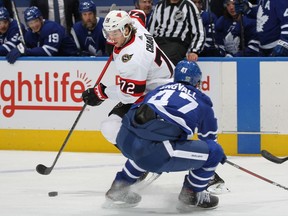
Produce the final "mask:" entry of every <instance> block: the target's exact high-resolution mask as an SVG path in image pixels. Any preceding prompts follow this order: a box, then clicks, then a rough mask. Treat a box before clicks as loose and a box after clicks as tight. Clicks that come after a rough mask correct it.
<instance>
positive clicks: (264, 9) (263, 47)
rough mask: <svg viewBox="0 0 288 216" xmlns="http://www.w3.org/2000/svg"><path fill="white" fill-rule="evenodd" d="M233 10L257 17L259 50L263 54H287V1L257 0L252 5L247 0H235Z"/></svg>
mask: <svg viewBox="0 0 288 216" xmlns="http://www.w3.org/2000/svg"><path fill="white" fill-rule="evenodd" d="M235 2H236V4H235V10H236V11H237V12H239V13H244V14H247V15H248V16H251V17H254V18H257V33H258V37H259V41H260V52H261V54H262V55H263V56H288V25H287V24H288V1H287V0H277V1H272V0H258V4H257V6H255V7H252V6H251V5H250V4H249V3H248V2H247V0H235Z"/></svg>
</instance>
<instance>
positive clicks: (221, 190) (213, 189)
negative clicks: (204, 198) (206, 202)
mask: <svg viewBox="0 0 288 216" xmlns="http://www.w3.org/2000/svg"><path fill="white" fill-rule="evenodd" d="M207 191H209V192H210V193H211V194H214V195H220V194H225V193H229V192H230V190H229V189H228V188H227V187H226V186H225V184H224V183H217V184H214V185H211V186H210V187H208V188H207Z"/></svg>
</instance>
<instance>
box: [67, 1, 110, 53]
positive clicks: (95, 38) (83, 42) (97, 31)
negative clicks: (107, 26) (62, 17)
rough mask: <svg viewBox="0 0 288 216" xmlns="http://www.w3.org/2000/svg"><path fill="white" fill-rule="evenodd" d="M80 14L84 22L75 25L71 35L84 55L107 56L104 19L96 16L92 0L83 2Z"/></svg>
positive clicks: (80, 6)
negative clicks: (103, 30)
mask: <svg viewBox="0 0 288 216" xmlns="http://www.w3.org/2000/svg"><path fill="white" fill-rule="evenodd" d="M79 13H80V14H81V18H82V21H79V22H77V23H75V24H74V26H73V28H72V29H71V34H72V36H73V39H74V41H75V43H76V45H77V47H78V48H79V49H80V50H81V52H82V55H87V56H103V55H106V54H105V46H106V39H105V38H104V36H103V33H102V29H103V21H104V18H102V17H97V16H96V6H95V3H94V2H93V1H92V0H86V1H81V2H80V5H79Z"/></svg>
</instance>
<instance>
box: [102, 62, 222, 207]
mask: <svg viewBox="0 0 288 216" xmlns="http://www.w3.org/2000/svg"><path fill="white" fill-rule="evenodd" d="M201 77H202V72H201V70H200V68H199V67H198V65H197V64H196V63H194V62H189V61H187V60H182V61H180V62H179V63H178V64H177V65H176V68H175V76H174V82H171V83H168V84H165V85H162V86H159V87H157V88H156V89H155V90H152V91H151V92H149V93H148V94H147V95H146V96H145V97H144V100H143V102H141V103H140V104H135V105H133V106H132V108H131V109H130V110H129V111H128V113H127V114H126V115H125V116H124V117H123V120H122V126H121V128H120V131H119V133H118V136H117V139H116V141H117V147H118V148H119V149H120V150H121V152H122V153H123V155H124V156H125V157H127V158H128V159H129V161H128V162H126V167H125V169H126V170H125V169H123V170H122V171H120V172H118V173H117V175H116V178H115V180H114V181H113V184H112V186H111V188H110V189H109V190H108V192H107V193H106V199H107V202H108V203H110V206H113V203H118V205H119V202H120V203H121V202H122V203H123V205H124V206H135V205H137V204H138V203H139V202H140V200H141V196H140V195H139V194H137V193H135V192H133V191H131V190H130V187H129V186H130V185H132V184H134V183H135V181H136V179H135V176H140V175H139V172H145V171H149V172H154V173H162V172H177V171H188V173H187V175H186V176H185V177H184V183H183V187H182V190H181V192H180V194H179V197H178V199H179V203H178V205H177V208H178V209H179V210H180V211H185V212H186V211H190V210H193V207H195V206H197V207H200V208H205V209H209V208H215V207H216V206H217V205H218V201H219V200H218V197H217V196H214V195H212V194H210V193H209V192H208V191H206V188H207V186H208V183H209V181H210V179H211V178H212V177H213V175H214V173H215V170H216V167H217V165H218V164H219V163H220V162H222V163H224V162H225V159H226V156H225V154H224V152H223V149H222V148H221V146H220V145H219V144H218V143H217V142H216V141H215V140H216V136H217V135H216V134H217V120H216V118H215V115H214V111H213V108H212V107H213V104H212V102H211V100H210V98H209V97H208V96H206V95H205V94H204V93H202V92H201V91H200V90H199V89H198V87H199V85H200V81H201ZM196 131H197V133H198V138H199V140H191V139H189V138H191V137H192V136H193V135H194V133H196ZM131 165H133V166H134V167H135V166H136V167H138V170H137V172H136V171H135V172H131V171H130V170H129V168H130V167H131ZM127 170H128V171H127ZM129 171H130V172H129ZM127 173H128V174H127Z"/></svg>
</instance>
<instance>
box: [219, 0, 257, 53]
mask: <svg viewBox="0 0 288 216" xmlns="http://www.w3.org/2000/svg"><path fill="white" fill-rule="evenodd" d="M224 2H225V4H224V7H225V11H224V15H223V16H221V17H219V19H218V20H217V22H216V27H215V28H216V40H217V42H218V43H219V44H220V46H221V47H223V49H224V50H225V52H226V54H228V55H231V56H235V57H239V56H259V40H258V35H257V32H256V19H250V18H248V17H247V16H244V15H243V16H242V14H240V13H236V11H235V5H234V3H235V0H225V1H224Z"/></svg>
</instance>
